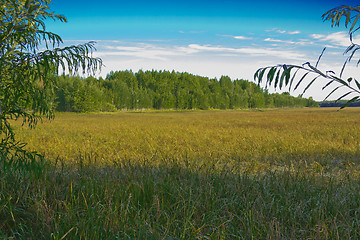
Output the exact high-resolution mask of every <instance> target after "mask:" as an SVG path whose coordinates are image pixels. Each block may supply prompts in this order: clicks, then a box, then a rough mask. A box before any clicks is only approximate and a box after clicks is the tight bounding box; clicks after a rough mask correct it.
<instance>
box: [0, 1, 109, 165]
mask: <svg viewBox="0 0 360 240" xmlns="http://www.w3.org/2000/svg"><path fill="white" fill-rule="evenodd" d="M49 3H50V0H0V136H1V142H0V154H1V156H0V157H1V158H3V157H5V158H6V157H8V155H9V154H10V152H11V151H10V150H11V149H13V150H14V149H17V150H19V151H20V150H21V149H22V146H23V145H22V144H20V143H18V142H16V141H15V138H14V132H13V130H12V128H11V124H10V121H9V120H11V119H18V118H21V117H22V118H23V120H24V122H26V123H28V124H29V125H30V126H35V125H36V123H37V121H38V120H39V119H41V116H46V117H49V118H52V117H53V109H54V108H53V107H54V106H53V101H51V96H52V94H53V86H54V82H53V79H54V78H53V76H54V75H57V74H58V73H59V71H65V70H67V71H70V72H77V71H79V70H81V71H83V72H84V73H85V72H94V71H96V70H97V69H99V68H100V67H101V65H102V62H101V59H97V58H93V57H91V53H92V51H93V50H94V43H93V42H89V43H85V44H81V45H77V46H68V47H60V44H62V43H63V41H62V39H61V37H60V36H59V35H57V34H55V33H52V32H50V31H48V30H47V29H46V24H45V20H47V19H52V20H58V21H61V22H66V18H65V17H64V16H61V15H56V14H54V13H53V12H51V10H50V8H49V7H48V4H49ZM43 49H45V50H43ZM15 152H17V151H15Z"/></svg>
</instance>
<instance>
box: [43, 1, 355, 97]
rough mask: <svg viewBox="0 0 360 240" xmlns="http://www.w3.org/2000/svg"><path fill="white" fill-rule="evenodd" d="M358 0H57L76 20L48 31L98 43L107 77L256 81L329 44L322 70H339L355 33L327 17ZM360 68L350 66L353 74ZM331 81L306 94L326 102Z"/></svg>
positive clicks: (57, 7) (56, 6)
mask: <svg viewBox="0 0 360 240" xmlns="http://www.w3.org/2000/svg"><path fill="white" fill-rule="evenodd" d="M357 2H358V1H355V0H348V1H334V0H322V1H314V0H313V1H308V0H303V1H289V0H287V1H286V0H285V1H280V0H273V1H266V0H257V1H256V0H253V1H239V0H238V1H234V0H219V1H215V0H206V1H205V0H192V1H190V0H182V1H178V0H173V1H164V0H158V1H156V0H154V1H145V0H131V1H129V0H127V1H123V0H118V1H115V0H102V1H85V0H76V1H74V0H72V1H70V0H53V1H52V3H51V4H50V8H51V10H52V11H54V12H55V13H56V14H61V15H64V16H65V17H67V20H68V22H67V23H61V22H54V21H52V20H49V21H48V23H47V30H49V31H52V32H54V33H57V34H59V35H60V36H61V37H62V39H63V41H64V44H65V45H72V44H80V43H85V42H88V41H95V42H96V44H95V47H96V49H97V51H96V52H95V53H94V54H93V56H95V57H100V58H101V59H102V60H103V63H104V65H105V66H104V67H103V68H102V70H101V72H99V73H98V75H99V76H102V77H105V76H106V75H107V74H108V73H109V72H110V71H117V70H132V71H134V72H137V71H138V70H140V69H142V70H144V71H145V70H152V69H154V70H169V71H172V70H175V71H177V72H189V73H192V74H195V75H201V76H206V77H209V78H218V79H219V78H220V77H221V76H222V75H227V76H230V77H231V78H232V79H246V80H249V81H254V79H253V76H254V73H255V71H256V70H257V69H259V68H261V67H265V66H272V65H277V64H284V63H286V64H303V63H305V62H310V63H313V64H315V63H316V61H317V59H318V57H319V55H320V54H321V52H322V50H323V48H324V47H326V48H327V49H326V51H325V53H324V55H323V57H322V60H321V62H320V64H319V67H320V69H322V70H324V71H326V70H334V71H335V72H339V71H340V69H341V67H342V65H343V62H344V61H345V59H346V56H344V55H343V52H344V51H345V49H346V47H347V46H348V45H349V44H350V42H349V37H348V32H347V29H346V28H345V27H344V26H341V27H333V28H332V27H331V23H330V22H328V21H326V22H324V21H323V20H322V17H321V16H322V14H323V13H325V12H326V11H328V10H330V9H332V8H334V7H336V6H340V5H351V6H355V5H357ZM359 39H360V38H359ZM359 42H360V41H359ZM357 71H358V69H357V68H356V65H355V64H353V65H349V67H348V69H347V72H346V74H349V76H350V75H352V74H354V73H357ZM310 80H311V79H310ZM323 85H324V83H323V82H320V81H319V82H317V85H315V86H314V87H312V88H311V89H310V90H309V91H307V93H306V94H305V95H304V96H305V97H309V96H312V97H313V98H314V99H316V100H323V98H324V97H325V96H326V95H327V92H325V91H321V87H322V86H323ZM283 90H284V89H283ZM285 90H286V89H285ZM274 91H275V90H274V89H270V92H274ZM301 92H302V91H301V89H299V90H298V91H295V92H291V93H292V95H295V96H297V95H298V94H299V93H301ZM335 97H336V95H335Z"/></svg>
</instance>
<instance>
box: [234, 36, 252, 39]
mask: <svg viewBox="0 0 360 240" xmlns="http://www.w3.org/2000/svg"><path fill="white" fill-rule="evenodd" d="M234 38H235V39H239V40H249V39H252V38H251V37H245V36H234Z"/></svg>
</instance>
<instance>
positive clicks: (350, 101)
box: [340, 96, 360, 109]
mask: <svg viewBox="0 0 360 240" xmlns="http://www.w3.org/2000/svg"><path fill="white" fill-rule="evenodd" d="M359 97H360V96H357V97H354V98H352V99H350V100H349V101H347V102H346V103H345V104H344V105H342V106H341V108H340V109H343V108H346V107H347V106H349V105H350V104H351V103H352V102H355V101H356V100H357V99H359Z"/></svg>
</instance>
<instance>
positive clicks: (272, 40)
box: [264, 38, 312, 46]
mask: <svg viewBox="0 0 360 240" xmlns="http://www.w3.org/2000/svg"><path fill="white" fill-rule="evenodd" d="M264 41H265V42H275V43H286V44H292V45H295V44H296V45H303V46H304V45H309V44H310V45H311V44H312V42H310V41H308V40H307V39H299V40H298V41H291V40H281V39H274V38H265V39H264Z"/></svg>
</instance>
